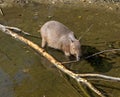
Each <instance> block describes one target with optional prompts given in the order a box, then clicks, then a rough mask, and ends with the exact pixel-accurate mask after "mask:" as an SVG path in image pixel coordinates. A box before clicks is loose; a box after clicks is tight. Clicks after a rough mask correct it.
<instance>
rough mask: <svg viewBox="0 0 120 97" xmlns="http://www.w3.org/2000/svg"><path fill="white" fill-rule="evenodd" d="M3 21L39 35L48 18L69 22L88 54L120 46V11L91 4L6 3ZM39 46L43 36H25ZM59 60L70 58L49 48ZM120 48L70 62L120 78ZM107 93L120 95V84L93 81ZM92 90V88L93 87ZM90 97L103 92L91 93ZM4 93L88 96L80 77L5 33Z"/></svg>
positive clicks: (0, 57) (0, 76)
mask: <svg viewBox="0 0 120 97" xmlns="http://www.w3.org/2000/svg"><path fill="white" fill-rule="evenodd" d="M3 12H4V14H5V16H0V23H2V24H4V25H9V26H16V27H18V28H21V29H23V30H24V31H27V32H29V33H31V34H32V35H35V36H39V33H38V32H37V30H39V28H40V27H41V25H42V24H44V23H45V22H46V21H48V20H52V19H53V20H57V21H60V22H62V23H63V24H65V25H66V26H68V27H69V28H70V29H71V30H73V31H74V32H75V35H76V37H77V38H79V37H80V36H81V35H82V34H84V32H85V31H86V30H87V29H88V28H89V27H90V26H91V25H93V26H92V28H91V29H90V31H89V32H87V33H86V34H85V36H84V37H83V38H82V40H81V44H82V49H83V57H85V56H88V55H90V54H92V53H95V52H99V51H102V50H105V49H113V48H120V35H119V34H120V14H119V13H117V11H116V12H112V13H110V12H107V11H106V10H100V9H92V8H89V7H87V8H84V7H80V8H70V7H62V8H58V7H54V6H53V5H52V6H51V5H42V4H30V5H28V6H25V7H12V8H4V9H3ZM25 37H26V38H28V39H30V40H32V41H33V42H35V43H37V44H38V45H40V44H41V39H38V38H33V37H28V36H25ZM46 50H47V52H49V53H50V54H51V55H53V56H54V57H55V58H56V59H57V60H59V61H67V59H66V57H65V56H64V54H63V53H62V52H60V51H57V50H54V49H51V48H46ZM119 63H120V52H109V53H105V54H101V55H100V56H97V57H92V58H90V59H87V60H85V59H82V60H81V61H80V62H79V63H72V64H68V65H66V66H67V68H69V69H71V70H73V71H74V72H76V73H101V74H106V75H111V76H116V77H120V64H119ZM91 82H92V83H93V84H94V85H95V86H96V87H97V88H98V89H99V90H101V91H102V92H103V93H104V94H105V95H108V97H120V93H119V91H120V83H113V82H104V81H91ZM88 92H91V91H89V90H88ZM90 95H91V97H98V96H97V95H95V94H94V93H90ZM0 97H86V96H85V95H84V94H83V93H82V91H81V90H80V88H79V87H78V86H77V84H76V82H75V81H74V80H72V79H70V78H69V77H68V76H66V75H64V74H62V73H60V72H59V70H58V69H56V68H55V67H54V66H53V65H52V64H51V63H50V62H49V61H47V60H46V59H45V58H44V57H42V56H41V55H39V54H37V53H36V52H35V51H34V50H32V49H31V48H30V47H28V46H26V45H25V44H23V43H21V42H20V41H17V40H15V39H13V38H11V37H10V36H8V35H6V34H4V33H2V32H0Z"/></svg>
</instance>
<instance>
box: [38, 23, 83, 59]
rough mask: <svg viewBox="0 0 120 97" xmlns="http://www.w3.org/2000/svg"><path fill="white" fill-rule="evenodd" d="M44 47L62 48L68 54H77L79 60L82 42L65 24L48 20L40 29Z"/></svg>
mask: <svg viewBox="0 0 120 97" xmlns="http://www.w3.org/2000/svg"><path fill="white" fill-rule="evenodd" d="M40 32H41V37H42V47H45V45H46V44H47V45H48V46H49V47H52V48H55V49H59V50H62V51H63V52H64V53H65V55H66V56H70V55H71V54H72V55H75V56H76V59H77V60H79V56H80V54H81V53H80V42H79V41H78V40H77V39H76V38H75V37H74V33H73V32H72V31H71V30H69V29H68V28H67V27H66V26H65V25H63V24H62V23H60V22H57V21H48V22H46V23H45V24H44V25H43V26H42V27H41V29H40Z"/></svg>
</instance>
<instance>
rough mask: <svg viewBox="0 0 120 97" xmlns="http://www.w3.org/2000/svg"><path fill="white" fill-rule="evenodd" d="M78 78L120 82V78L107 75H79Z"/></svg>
mask: <svg viewBox="0 0 120 97" xmlns="http://www.w3.org/2000/svg"><path fill="white" fill-rule="evenodd" d="M77 76H78V77H84V78H101V79H104V80H107V81H117V82H120V78H119V77H112V76H107V75H102V74H77ZM96 80H97V79H96ZM98 80H99V79H98Z"/></svg>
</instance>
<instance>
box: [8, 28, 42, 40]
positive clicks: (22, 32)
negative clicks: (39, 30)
mask: <svg viewBox="0 0 120 97" xmlns="http://www.w3.org/2000/svg"><path fill="white" fill-rule="evenodd" d="M6 28H7V29H10V30H13V31H14V32H19V33H21V34H24V35H26V36H31V37H34V38H39V39H40V38H41V37H38V36H35V35H31V34H30V33H28V32H25V31H23V30H21V29H19V28H16V27H9V26H6Z"/></svg>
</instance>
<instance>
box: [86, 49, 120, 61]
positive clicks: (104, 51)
mask: <svg viewBox="0 0 120 97" xmlns="http://www.w3.org/2000/svg"><path fill="white" fill-rule="evenodd" d="M112 51H120V49H111V50H103V51H100V52H97V53H94V54H92V55H89V56H87V57H85V59H88V58H91V57H93V56H96V55H99V54H102V53H106V52H112Z"/></svg>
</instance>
